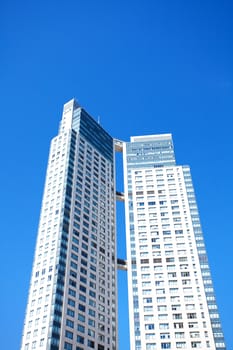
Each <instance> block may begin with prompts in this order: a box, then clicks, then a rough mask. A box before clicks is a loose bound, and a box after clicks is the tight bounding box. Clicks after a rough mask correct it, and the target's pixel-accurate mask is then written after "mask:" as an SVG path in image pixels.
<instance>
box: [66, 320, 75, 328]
mask: <svg viewBox="0 0 233 350" xmlns="http://www.w3.org/2000/svg"><path fill="white" fill-rule="evenodd" d="M66 325H67V326H68V327H70V328H74V322H73V321H71V320H66Z"/></svg>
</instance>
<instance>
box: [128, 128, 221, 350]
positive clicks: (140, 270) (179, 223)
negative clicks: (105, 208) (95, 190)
mask: <svg viewBox="0 0 233 350" xmlns="http://www.w3.org/2000/svg"><path fill="white" fill-rule="evenodd" d="M124 182H125V212H126V237H127V261H128V293H129V315H130V340H131V350H152V349H193V348H201V349H211V350H212V349H217V350H220V349H225V344H224V338H223V333H222V330H221V323H220V320H219V314H218V310H217V305H216V301H215V296H214V290H213V285H212V280H211V276H210V270H209V265H208V260H207V255H206V251H205V244H204V241H203V235H202V230H201V225H200V220H199V214H198V209H197V204H196V200H195V195H194V190H193V185H192V180H191V175H190V169H189V167H188V166H179V165H176V161H175V155H174V149H173V143H172V138H171V135H170V134H165V135H151V136H139V137H131V142H128V143H125V144H124Z"/></svg>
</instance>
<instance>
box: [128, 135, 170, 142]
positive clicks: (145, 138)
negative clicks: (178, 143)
mask: <svg viewBox="0 0 233 350" xmlns="http://www.w3.org/2000/svg"><path fill="white" fill-rule="evenodd" d="M165 140H169V141H171V140H172V134H157V135H144V136H131V137H130V141H131V142H148V141H165Z"/></svg>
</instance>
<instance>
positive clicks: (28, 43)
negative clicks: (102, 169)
mask: <svg viewBox="0 0 233 350" xmlns="http://www.w3.org/2000/svg"><path fill="white" fill-rule="evenodd" d="M232 19H233V2H232V1H231V0H218V1H217V0H216V1H215V0H197V1H196V0H195V1H194V0H193V1H187V0H177V1H174V0H170V1H169V0H140V1H139V0H134V1H131V0H118V1H111V0H109V1H103V0H99V1H96V0H85V1H84V0H82V1H81V0H76V1H75V0H73V1H72V0H71V1H69V0H67V1H44V0H41V1H10V0H9V1H6V0H3V1H2V2H1V5H0V33H1V34H0V36H1V40H0V62H1V64H0V90H1V91H0V98H1V138H0V152H1V158H0V159H1V172H0V177H1V179H0V186H1V190H0V193H1V238H0V239H1V254H0V259H1V262H0V272H1V289H0V310H1V316H0V339H1V348H2V349H7V350H14V349H17V348H19V345H20V338H21V332H22V327H23V320H24V312H25V307H26V302H27V293H28V286H29V280H30V273H31V267H32V261H33V253H34V246H35V240H36V233H37V225H38V219H39V212H40V205H41V198H42V191H43V186H44V179H45V170H46V166H47V157H48V150H49V142H50V140H51V138H52V137H53V136H55V135H56V134H57V130H58V123H59V121H60V118H61V113H62V106H63V104H64V103H65V102H67V101H68V100H69V99H71V98H73V97H76V98H77V99H78V101H79V102H80V104H81V105H82V106H83V107H85V108H86V110H87V111H88V112H89V113H90V114H91V115H92V116H94V117H95V118H97V117H98V116H99V117H100V120H101V124H102V125H103V127H104V128H105V129H107V130H108V131H109V133H110V134H112V135H113V136H116V137H117V138H120V139H123V140H129V137H130V136H131V135H143V134H154V133H163V132H164V133H166V132H171V133H172V134H173V138H174V143H175V151H176V158H177V163H178V164H189V165H190V166H191V169H192V175H193V181H194V186H195V190H196V196H197V200H198V204H199V210H200V214H201V221H202V226H203V231H204V235H205V242H206V246H207V252H208V256H209V262H210V267H211V271H212V277H213V280H214V286H215V291H216V296H217V301H218V305H219V310H220V315H221V319H222V324H223V330H224V333H225V338H226V342H227V346H228V350H232V349H233V323H232V315H233V297H232V296H233V272H232V271H233V259H232V247H233V228H232V216H233V204H232V198H233V185H232V184H233V182H232V179H233V163H232V153H233V140H232V132H233V20H232ZM119 187H121V179H119ZM118 222H119V227H120V229H119V239H118V241H119V255H121V257H124V256H125V243H124V227H123V223H122V222H121V218H119V220H118ZM119 284H120V302H119V304H120V305H119V309H120V310H119V321H120V329H119V332H120V348H119V350H128V349H129V341H128V335H127V332H128V323H127V298H126V274H123V273H120V276H119Z"/></svg>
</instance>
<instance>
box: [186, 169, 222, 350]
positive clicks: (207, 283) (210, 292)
mask: <svg viewBox="0 0 233 350" xmlns="http://www.w3.org/2000/svg"><path fill="white" fill-rule="evenodd" d="M183 175H184V182H185V187H186V191H187V198H188V203H189V209H190V215H191V219H192V224H193V230H194V235H195V240H196V246H197V252H198V257H199V261H200V267H201V274H202V279H203V283H204V289H205V295H206V299H207V305H208V310H209V315H210V321H211V326H212V331H213V336H214V340H215V345H216V349H218V344H221V346H220V348H221V349H225V342H224V337H223V332H222V328H221V321H220V318H219V312H218V308H217V303H216V299H215V294H214V289H213V282H212V278H211V273H210V268H209V263H208V258H207V254H206V250H205V243H204V238H203V233H202V229H201V224H200V218H199V214H198V209H197V204H196V198H195V194H194V190H193V185H192V178H191V173H190V168H189V167H183ZM220 348H219V349H220Z"/></svg>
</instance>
